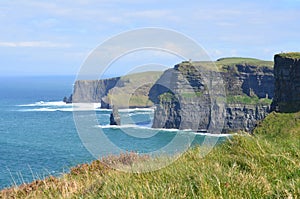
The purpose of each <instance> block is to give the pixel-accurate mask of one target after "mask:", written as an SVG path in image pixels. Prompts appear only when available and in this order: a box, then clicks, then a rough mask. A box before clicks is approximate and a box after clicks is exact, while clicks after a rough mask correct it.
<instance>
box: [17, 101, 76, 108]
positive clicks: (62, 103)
mask: <svg viewBox="0 0 300 199" xmlns="http://www.w3.org/2000/svg"><path fill="white" fill-rule="evenodd" d="M17 106H21V107H34V106H72V104H66V103H65V102H63V101H54V102H44V101H39V102H35V103H33V104H21V105H17Z"/></svg>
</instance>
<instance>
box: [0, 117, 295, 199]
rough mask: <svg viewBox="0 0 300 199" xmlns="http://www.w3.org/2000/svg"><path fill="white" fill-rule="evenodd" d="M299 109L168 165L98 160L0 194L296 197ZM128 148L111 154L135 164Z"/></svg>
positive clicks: (138, 196)
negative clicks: (142, 166) (138, 169)
mask: <svg viewBox="0 0 300 199" xmlns="http://www.w3.org/2000/svg"><path fill="white" fill-rule="evenodd" d="M299 140H300V113H295V114H279V113H274V112H273V113H271V114H270V115H268V116H267V117H266V118H265V120H264V121H262V122H261V123H260V124H259V126H258V128H256V129H255V131H254V136H250V135H247V134H245V135H236V136H233V137H232V138H231V139H229V140H227V141H226V142H225V143H223V144H221V145H218V146H216V147H215V148H214V149H213V150H212V151H211V152H210V153H209V154H208V155H206V156H205V157H203V158H201V157H200V156H199V153H200V152H201V150H202V149H201V148H193V149H190V150H188V151H187V152H186V153H185V154H183V155H182V156H181V157H180V158H179V159H178V160H177V161H176V162H174V163H173V164H171V165H170V166H168V167H166V168H163V169H160V170H158V171H154V172H148V173H124V172H120V171H117V170H114V169H110V168H109V167H107V166H105V165H104V164H103V163H101V162H100V161H94V162H93V163H91V164H89V165H87V164H84V165H81V166H78V167H75V168H73V169H71V172H70V173H69V174H64V175H63V176H61V177H59V178H54V177H49V178H47V179H45V180H41V181H35V182H33V183H30V184H27V185H24V186H21V187H15V188H11V189H8V190H4V191H2V192H1V194H0V198H299V197H300V142H299ZM135 159H139V158H137V157H136V155H134V154H131V155H130V154H129V155H127V156H126V155H122V156H120V157H117V158H115V159H114V161H120V162H123V163H126V164H128V166H135V165H137V164H139V163H141V162H143V159H142V160H141V159H140V160H138V161H135Z"/></svg>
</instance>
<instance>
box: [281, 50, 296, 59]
mask: <svg viewBox="0 0 300 199" xmlns="http://www.w3.org/2000/svg"><path fill="white" fill-rule="evenodd" d="M276 56H280V57H282V58H291V59H300V52H288V53H280V54H277V55H276Z"/></svg>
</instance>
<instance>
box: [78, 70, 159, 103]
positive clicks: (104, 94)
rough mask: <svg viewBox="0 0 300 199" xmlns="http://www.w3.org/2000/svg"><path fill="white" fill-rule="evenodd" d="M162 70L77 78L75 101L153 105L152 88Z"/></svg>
mask: <svg viewBox="0 0 300 199" xmlns="http://www.w3.org/2000/svg"><path fill="white" fill-rule="evenodd" d="M161 74H162V72H160V71H150V72H142V73H136V74H130V75H126V76H122V77H115V78H109V79H101V80H77V81H76V82H75V84H74V88H73V94H72V102H73V103H99V102H100V103H101V108H110V107H111V105H115V106H116V107H119V108H134V107H151V106H153V103H152V102H151V101H150V100H149V98H148V93H149V90H150V88H151V87H152V86H153V84H154V83H155V82H156V80H157V79H158V78H159V77H160V75H161Z"/></svg>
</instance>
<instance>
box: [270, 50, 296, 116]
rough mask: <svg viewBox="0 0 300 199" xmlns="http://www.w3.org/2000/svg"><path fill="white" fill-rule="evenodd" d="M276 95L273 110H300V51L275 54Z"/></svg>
mask: <svg viewBox="0 0 300 199" xmlns="http://www.w3.org/2000/svg"><path fill="white" fill-rule="evenodd" d="M274 75H275V96H274V100H273V102H272V110H274V111H278V112H298V111H300V53H281V54H277V55H275V56H274Z"/></svg>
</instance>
